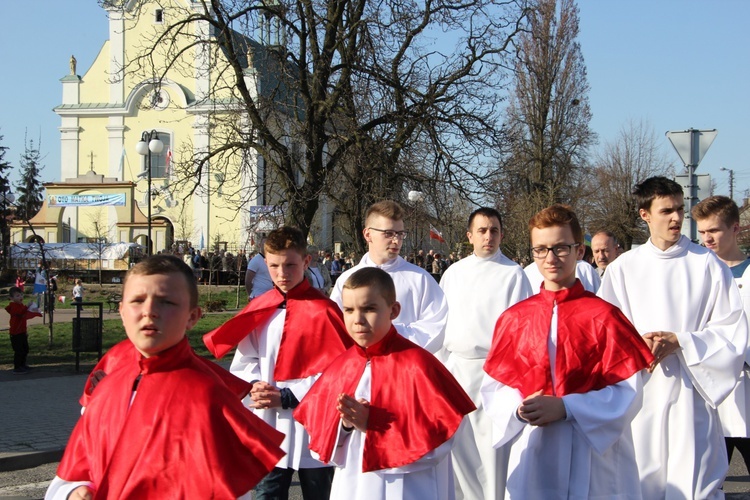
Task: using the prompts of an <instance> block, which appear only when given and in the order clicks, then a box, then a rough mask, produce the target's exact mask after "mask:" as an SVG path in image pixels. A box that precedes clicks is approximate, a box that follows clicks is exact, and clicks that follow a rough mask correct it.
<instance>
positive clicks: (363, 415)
mask: <svg viewBox="0 0 750 500" xmlns="http://www.w3.org/2000/svg"><path fill="white" fill-rule="evenodd" d="M336 410H338V412H339V415H340V416H341V425H343V426H344V429H347V430H351V429H352V428H354V429H357V430H358V431H360V432H366V431H367V420H368V419H369V418H370V402H369V401H367V400H366V399H363V398H360V399H354V398H353V397H351V396H349V395H348V394H339V397H338V404H337V405H336Z"/></svg>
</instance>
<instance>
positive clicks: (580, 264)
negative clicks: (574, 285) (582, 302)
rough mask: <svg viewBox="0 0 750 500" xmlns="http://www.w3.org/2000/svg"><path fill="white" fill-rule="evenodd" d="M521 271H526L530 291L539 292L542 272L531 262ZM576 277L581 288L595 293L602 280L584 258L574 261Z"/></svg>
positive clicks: (542, 279)
mask: <svg viewBox="0 0 750 500" xmlns="http://www.w3.org/2000/svg"><path fill="white" fill-rule="evenodd" d="M523 272H524V273H526V279H528V280H529V284H530V285H531V293H539V289H540V287H541V286H542V282H543V281H544V277H543V276H542V273H540V272H539V268H538V267H537V265H536V264H535V263H534V262H532V263H531V264H529V265H528V266H526V267H524V268H523ZM576 278H578V280H579V281H580V282H581V284H582V285H583V288H585V289H586V290H587V291H589V292H591V293H596V291H597V290H599V285H601V282H602V279H601V278H600V277H599V273H597V272H596V269H594V266H592V265H591V264H589V263H588V262H586V261H585V260H579V261H577V262H576Z"/></svg>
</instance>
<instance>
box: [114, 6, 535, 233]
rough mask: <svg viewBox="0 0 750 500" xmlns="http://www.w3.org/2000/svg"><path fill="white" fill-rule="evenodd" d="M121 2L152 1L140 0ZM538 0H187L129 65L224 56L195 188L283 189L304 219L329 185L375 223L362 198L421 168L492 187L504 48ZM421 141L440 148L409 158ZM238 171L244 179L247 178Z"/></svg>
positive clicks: (256, 193)
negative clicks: (487, 166)
mask: <svg viewBox="0 0 750 500" xmlns="http://www.w3.org/2000/svg"><path fill="white" fill-rule="evenodd" d="M113 3H115V2H113V1H111V0H110V1H108V2H107V5H108V6H109V8H110V9H114V8H115V7H113V6H112V5H113ZM116 3H118V4H119V5H121V6H124V5H133V4H135V5H136V7H135V8H134V9H133V10H130V11H126V12H124V14H125V15H130V16H132V15H137V13H138V12H139V10H138V4H139V3H140V2H135V3H134V2H128V3H127V4H126V3H125V2H116ZM523 3H524V2H523V1H521V0H462V1H459V2H456V1H455V0H436V1H429V2H417V1H411V0H396V1H394V2H387V3H383V2H372V1H368V0H325V1H319V2H308V1H305V0H259V1H254V2H248V1H247V0H210V1H209V0H202V1H198V2H193V3H192V4H191V6H190V8H185V9H184V10H182V11H180V9H179V8H177V7H175V8H174V9H172V10H171V11H170V14H171V15H170V17H169V21H170V22H169V23H165V24H164V25H161V26H157V27H155V31H154V32H153V35H152V36H151V37H144V38H143V42H142V46H141V48H140V49H141V50H140V52H141V55H140V56H139V57H137V58H136V59H134V60H132V61H125V63H124V66H123V75H129V76H132V75H137V76H140V77H141V78H142V79H146V80H150V81H153V82H154V85H155V86H158V85H159V84H160V83H161V82H164V81H166V80H167V79H168V78H169V76H170V74H172V73H173V72H179V73H182V74H184V75H186V76H191V77H192V76H193V75H195V73H196V67H197V68H198V69H197V71H198V72H201V71H203V72H207V71H209V70H210V71H212V73H211V85H210V87H209V88H206V89H201V93H200V95H196V102H197V103H198V104H200V106H202V107H204V108H207V109H211V110H212V111H213V113H212V114H211V116H210V118H209V119H208V120H209V121H210V126H211V142H212V144H211V145H210V147H209V148H207V149H206V150H200V151H199V152H198V153H197V154H194V149H195V148H194V147H193V145H188V147H187V149H186V151H183V155H182V159H181V161H179V162H176V166H177V168H178V169H179V168H180V165H181V166H182V175H181V176H180V177H181V179H182V180H183V181H184V182H190V183H192V184H191V188H190V190H191V192H195V191H199V192H203V193H205V194H207V195H208V194H211V193H217V192H218V189H222V196H223V197H224V201H225V202H226V203H234V204H235V205H236V207H237V208H242V207H245V206H247V205H248V204H252V202H253V201H255V200H261V204H279V203H281V202H283V205H284V210H285V218H286V222H287V223H290V224H294V225H296V226H298V227H300V228H301V229H302V230H303V231H304V232H305V233H307V231H308V230H309V228H310V226H311V223H312V221H313V218H314V216H315V214H316V212H317V210H318V208H319V203H320V199H321V196H322V195H324V194H328V195H329V196H330V198H331V199H333V200H334V203H335V204H337V205H340V208H341V213H342V214H344V216H348V215H347V214H349V213H351V214H352V218H353V222H352V224H353V225H354V226H361V224H360V223H359V220H358V219H357V218H358V217H359V218H361V213H362V206H363V205H366V204H368V203H369V202H370V201H372V200H374V199H378V198H383V197H389V198H396V199H399V198H400V197H401V194H402V191H403V187H402V186H403V185H404V184H405V183H407V182H408V181H409V179H411V178H417V179H418V180H421V181H423V182H436V183H438V184H439V183H443V182H450V183H451V184H452V185H453V186H454V188H456V189H459V190H461V192H463V193H466V194H471V193H476V192H478V191H479V188H478V187H477V186H478V185H479V184H480V183H481V181H482V180H483V178H484V177H485V175H483V174H482V172H481V165H480V160H478V158H482V157H484V156H485V155H486V151H487V150H488V149H489V148H494V147H496V146H497V145H496V143H497V142H498V141H499V140H500V138H501V136H500V134H499V133H498V130H499V129H500V127H499V126H498V121H499V112H498V110H499V105H500V103H501V101H502V99H503V93H502V92H500V91H501V90H502V89H503V88H504V87H503V85H504V80H503V77H504V75H505V71H504V70H505V66H504V64H505V58H506V57H507V54H508V51H509V48H510V43H511V41H512V39H513V37H514V36H515V35H516V34H517V33H518V32H519V30H520V23H521V21H522V20H523V17H524V15H525V10H524V9H523V6H522V4H523ZM257 33H260V40H255V39H253V35H255V34H257ZM438 38H439V39H440V40H441V48H442V47H445V49H444V51H442V50H440V49H438V48H435V47H436V44H435V42H436V41H437V39H438ZM445 40H452V44H450V45H449V44H447V43H446V42H445ZM196 61H197V63H196ZM202 61H204V62H205V64H204V63H203V62H202ZM217 61H218V62H217ZM221 61H224V62H225V63H221ZM416 145H419V148H420V150H421V151H423V152H426V154H423V155H421V156H420V157H418V155H417V154H416V153H413V154H412V155H411V158H412V160H414V159H418V160H419V161H418V162H417V163H418V167H419V168H418V169H417V170H408V169H406V171H405V167H404V165H405V164H408V163H409V161H408V160H407V161H404V158H403V156H404V154H405V153H406V152H408V151H409V150H410V149H412V148H413V147H416ZM373 152H375V153H376V154H371V153H373ZM237 158H242V159H243V161H240V162H237V161H236V159H237ZM257 158H260V160H258V161H259V169H258V170H257V171H253V169H252V166H253V165H255V164H256V163H255V162H256V159H257ZM209 167H210V169H211V170H210V172H209ZM226 179H243V180H244V181H243V182H240V183H236V185H237V186H238V187H237V188H236V189H233V188H232V187H231V186H230V185H229V184H230V183H227V182H226ZM395 194H397V195H398V196H394V195H395ZM352 202H353V203H354V204H353V205H352ZM239 212H240V211H239V210H238V211H237V213H239Z"/></svg>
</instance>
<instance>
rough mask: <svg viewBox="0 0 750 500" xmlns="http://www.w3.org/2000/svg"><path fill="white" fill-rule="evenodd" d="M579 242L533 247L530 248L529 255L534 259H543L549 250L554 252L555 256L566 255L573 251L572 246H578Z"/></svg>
mask: <svg viewBox="0 0 750 500" xmlns="http://www.w3.org/2000/svg"><path fill="white" fill-rule="evenodd" d="M580 245H581V244H580V243H573V244H572V245H555V246H553V247H534V248H532V249H531V255H533V256H534V258H535V259H544V258H546V257H547V254H548V253H549V251H550V250H552V253H553V254H555V257H567V256H568V255H570V253H571V252H572V251H573V248H575V247H577V246H580Z"/></svg>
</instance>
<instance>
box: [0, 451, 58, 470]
mask: <svg viewBox="0 0 750 500" xmlns="http://www.w3.org/2000/svg"><path fill="white" fill-rule="evenodd" d="M63 452H65V447H64V446H62V447H60V448H52V449H49V450H42V451H30V452H19V453H0V472H9V471H15V470H21V469H31V468H34V467H38V466H40V465H44V464H49V463H53V462H59V461H60V460H62V456H63Z"/></svg>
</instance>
